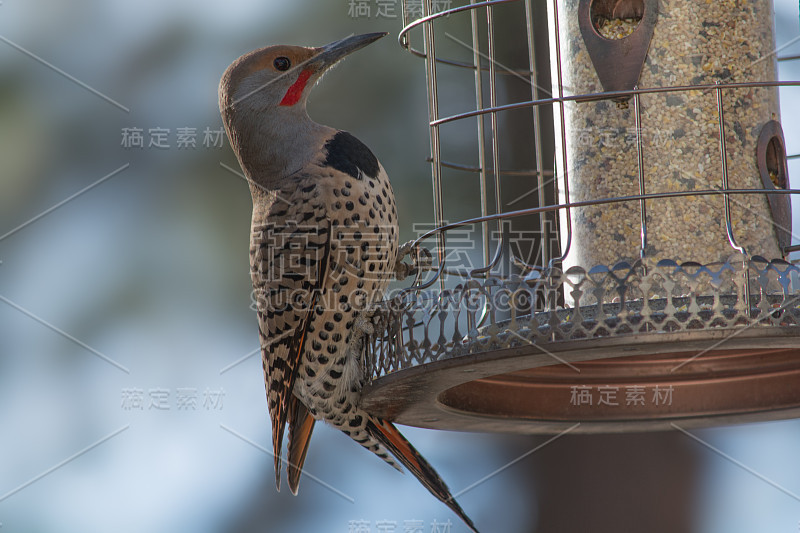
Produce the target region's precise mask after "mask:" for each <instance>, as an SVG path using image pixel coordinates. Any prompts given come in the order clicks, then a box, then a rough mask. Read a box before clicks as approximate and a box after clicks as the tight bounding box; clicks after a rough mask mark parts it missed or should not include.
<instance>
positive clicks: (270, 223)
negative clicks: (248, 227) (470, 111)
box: [219, 33, 475, 531]
mask: <svg viewBox="0 0 800 533" xmlns="http://www.w3.org/2000/svg"><path fill="white" fill-rule="evenodd" d="M384 35H386V34H385V33H372V34H367V35H358V36H354V37H349V38H347V39H343V40H341V41H337V42H334V43H331V44H329V45H327V46H323V47H321V48H305V47H299V46H269V47H266V48H261V49H259V50H255V51H253V52H250V53H248V54H245V55H243V56H242V57H240V58H239V59H237V60H236V61H234V62H233V63H232V64H231V65H230V67H228V69H227V70H226V71H225V74H224V75H223V76H222V80H221V81H220V87H219V106H220V112H221V113H222V118H223V121H224V123H225V129H226V131H227V133H228V138H229V139H230V142H231V146H232V147H233V149H234V151H235V152H236V156H237V157H238V159H239V163H240V165H241V167H242V169H243V170H244V172H245V175H246V176H247V178H248V181H249V183H250V192H251V195H252V198H253V219H252V231H251V241H250V270H251V276H252V280H253V286H254V289H255V292H254V294H255V297H256V302H257V314H258V325H259V331H260V340H261V351H262V359H263V366H264V379H265V381H266V388H267V401H268V406H269V413H270V417H271V419H272V444H273V448H274V455H275V481H276V485H277V486H278V488H279V489H280V471H281V444H282V441H283V434H284V428H285V426H286V424H287V422H288V424H289V444H288V454H289V457H288V461H287V462H288V472H287V477H288V481H289V488H290V489H291V490H292V492H293V493H295V494H296V493H297V486H298V482H299V478H300V474H301V471H302V468H303V462H304V461H305V457H306V452H307V451H308V444H309V440H310V438H311V432H312V430H313V428H314V423H315V421H316V420H324V421H326V422H328V423H329V424H331V425H333V426H334V427H336V428H338V429H340V430H341V431H343V432H344V433H345V434H347V435H349V436H350V437H351V438H352V439H353V440H355V441H356V442H358V443H359V444H361V445H362V446H364V447H365V448H367V449H368V450H370V451H372V452H373V453H375V454H376V455H378V456H379V457H380V458H382V459H383V460H385V461H386V462H387V463H389V464H390V465H392V466H394V467H395V468H397V469H398V470H401V468H400V466H399V465H398V464H397V463H396V462H395V460H394V459H393V458H392V456H394V458H396V459H397V460H398V461H399V462H400V463H402V464H403V465H405V466H406V467H407V468H408V469H409V470H410V471H411V472H412V473H413V474H414V475H415V476H416V477H417V478H418V479H419V480H420V482H422V484H423V485H424V486H425V487H426V488H427V489H428V490H429V491H430V492H431V493H432V494H433V495H434V496H436V497H437V498H438V499H440V500H441V501H443V502H444V503H445V504H447V505H448V506H449V507H450V508H451V509H452V510H453V511H454V512H455V513H456V514H458V515H459V517H461V519H462V520H464V522H465V523H466V524H468V525H469V527H470V528H471V529H472V530H473V531H475V526H474V525H473V523H472V521H471V520H470V519H469V518H468V517H467V515H466V514H465V513H464V511H463V510H462V509H461V507H460V506H459V505H458V503H457V502H456V501H455V500H454V499H453V497H452V495H451V494H450V490H449V489H448V488H447V485H445V483H444V481H442V479H441V478H440V477H439V475H438V474H437V473H436V471H435V470H434V469H433V467H431V465H430V464H428V462H427V461H426V460H425V459H424V458H423V457H422V456H421V455H420V454H419V452H417V450H415V449H414V447H413V446H412V445H411V444H410V443H409V442H408V441H407V440H406V439H405V438H404V437H403V436H402V434H401V433H400V432H399V431H398V430H397V429H396V428H395V426H394V425H392V424H391V423H390V422H389V421H386V420H382V419H381V418H379V417H377V416H374V415H372V414H370V413H367V412H366V411H364V410H363V409H362V408H361V407H360V401H359V400H360V398H361V390H362V387H363V385H364V383H365V376H364V375H363V371H362V363H363V357H364V342H365V335H368V334H370V333H371V327H372V326H371V322H370V320H369V319H368V318H369V312H368V309H369V307H370V305H371V304H373V303H374V302H376V301H378V300H380V298H382V295H383V292H384V290H385V288H386V285H387V284H388V282H389V280H390V279H391V277H392V276H393V275H394V271H395V268H396V263H397V260H398V228H397V210H396V208H395V202H394V194H393V192H392V187H391V185H390V184H389V179H388V176H387V175H386V172H385V170H384V169H383V167H382V166H381V164H380V163H379V162H378V160H377V159H376V158H375V156H374V155H373V154H372V152H371V151H370V150H369V148H367V147H366V146H365V145H364V144H363V143H361V141H359V140H358V139H356V138H355V137H354V136H352V135H351V134H349V133H347V132H345V131H338V130H336V129H333V128H329V127H327V126H323V125H320V124H317V123H316V122H314V121H313V120H311V119H310V118H309V116H308V113H307V112H306V102H307V100H308V95H309V92H310V91H311V88H312V87H313V86H314V85H315V84H316V82H317V81H318V80H319V79H320V78H321V77H322V75H323V73H324V72H325V71H326V70H328V69H329V68H330V67H332V66H333V65H335V64H336V63H337V62H338V61H339V60H340V59H342V58H343V57H344V56H346V55H347V54H349V53H351V52H354V51H356V50H358V49H360V48H362V47H364V46H366V45H368V44H370V43H372V42H373V41H376V40H377V39H379V38H381V37H383V36H384ZM390 454H391V455H390Z"/></svg>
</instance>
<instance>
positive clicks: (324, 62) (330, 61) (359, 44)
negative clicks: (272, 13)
mask: <svg viewBox="0 0 800 533" xmlns="http://www.w3.org/2000/svg"><path fill="white" fill-rule="evenodd" d="M386 35H387V32H379V33H365V34H364V35H354V36H352V37H347V38H345V39H342V40H340V41H335V42H332V43H331V44H329V45H326V46H323V47H321V48H319V53H318V54H317V55H316V56H314V57H313V58H311V60H310V61H309V66H311V67H312V68H314V70H316V71H317V72H321V71H324V70H326V69H328V68H330V67H332V66H333V65H335V64H336V63H337V62H338V61H339V60H340V59H342V58H343V57H344V56H346V55H349V54H351V53H353V52H355V51H356V50H359V49H361V48H364V47H365V46H367V45H368V44H370V43H374V42H375V41H377V40H378V39H380V38H381V37H385V36H386Z"/></svg>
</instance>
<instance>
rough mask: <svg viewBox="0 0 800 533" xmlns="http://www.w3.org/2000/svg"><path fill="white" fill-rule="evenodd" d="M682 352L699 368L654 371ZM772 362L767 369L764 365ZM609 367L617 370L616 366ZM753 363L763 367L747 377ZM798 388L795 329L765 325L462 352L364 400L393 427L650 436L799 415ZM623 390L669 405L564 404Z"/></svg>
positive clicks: (394, 378) (375, 385) (372, 388)
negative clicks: (661, 393) (675, 427)
mask: <svg viewBox="0 0 800 533" xmlns="http://www.w3.org/2000/svg"><path fill="white" fill-rule="evenodd" d="M710 332H711V335H709V333H710ZM723 339H724V340H725V341H726V342H725V343H724V345H722V346H723V348H724V349H720V346H721V345H720V341H721V340H723ZM766 340H768V341H769V342H768V344H769V346H770V348H768V349H765V348H764V346H765V341H766ZM687 353H695V354H697V353H700V354H702V357H701V358H700V359H699V362H701V363H702V365H699V366H700V368H699V369H697V366H698V364H697V363H698V361H692V363H691V364H688V365H686V366H685V367H681V368H679V369H678V370H677V371H675V372H674V373H673V372H669V371H665V370H663V369H662V370H661V372H660V373H659V372H653V367H654V366H655V365H656V364H661V365H662V366H664V365H665V364H668V365H671V366H672V368H674V367H675V366H678V365H680V363H679V362H678V361H686V359H685V358H684V357H683V356H684V355H685V354H687ZM669 356H671V357H672V358H671V359H670V358H669ZM725 358H727V359H728V360H729V361H730V362H731V363H729V367H730V368H728V369H723V370H720V368H719V367H720V365H719V360H721V359H725ZM770 358H772V359H773V361H772V363H771V366H770V365H769V364H767V365H765V361H766V362H768V363H769V359H770ZM617 361H619V362H620V363H624V365H616V366H617V367H616V368H614V366H613V365H612V363H616V362H617ZM597 363H601V364H597ZM603 364H605V366H606V368H603ZM560 365H571V366H574V367H575V368H578V369H579V370H581V373H577V372H576V373H572V371H571V370H568V369H565V370H564V371H563V372H561V373H560V379H559V374H558V372H553V369H554V368H558V367H559V366H560ZM756 365H760V368H761V371H760V372H757V373H754V374H747V371H748V370H752V369H753V368H754V367H756ZM609 367H610V370H609ZM619 367H624V370H625V371H624V373H622V374H620V372H619ZM712 367H713V368H712ZM693 368H694V370H693ZM554 375H555V378H554ZM632 376H636V377H632ZM798 382H800V326H791V327H786V326H782V327H769V326H767V327H759V328H750V329H746V330H741V329H740V330H739V331H738V332H737V331H735V330H734V331H733V332H732V330H730V329H726V330H723V329H720V330H718V331H710V330H697V331H681V332H677V333H666V334H663V333H662V334H658V335H653V334H650V333H647V334H639V335H632V336H627V337H606V338H592V339H585V340H578V341H566V342H554V343H550V344H542V345H535V346H534V345H526V344H520V345H518V346H515V347H510V348H506V349H503V350H497V349H493V350H491V351H488V352H482V353H470V354H467V355H461V356H457V357H453V358H448V359H443V360H439V361H434V362H430V363H425V364H421V365H418V366H413V367H411V368H407V369H404V370H401V371H397V372H393V373H389V374H387V375H384V376H382V377H380V378H377V379H375V380H373V381H372V382H371V383H370V384H368V385H367V387H366V388H365V390H364V396H363V402H364V405H365V406H366V408H367V409H369V410H370V411H371V412H376V413H379V414H381V415H382V416H386V417H389V418H391V419H393V420H395V421H396V422H398V423H401V424H408V425H414V426H419V427H426V428H432V429H447V430H462V431H494V432H514V433H554V432H559V431H562V430H563V429H565V428H566V427H569V426H573V425H575V424H580V427H578V428H576V429H575V431H576V432H580V433H607V432H621V431H626V432H628V431H655V430H666V429H670V424H671V423H678V422H679V423H680V424H681V425H682V426H683V425H685V426H687V427H705V426H713V425H720V424H736V423H744V422H755V421H764V420H779V419H784V418H793V417H798V416H800V387H798V386H797V384H798ZM626 384H627V385H629V386H636V387H639V388H640V389H641V390H643V391H644V392H645V394H651V393H652V392H653V391H654V390H655V389H656V387H661V389H662V390H668V389H669V390H670V396H671V398H673V399H675V401H674V402H673V401H672V400H671V401H670V403H669V405H661V406H657V405H656V406H653V405H652V402H651V405H649V406H645V405H643V406H642V408H639V409H630V408H629V407H628V406H626V407H625V408H623V407H621V406H619V405H618V406H608V407H607V408H601V407H600V406H599V405H596V404H594V405H590V406H588V407H585V408H583V409H581V408H580V407H576V406H575V405H573V404H572V403H571V402H570V398H571V396H572V395H573V394H574V391H575V390H579V389H583V390H585V388H586V387H589V388H592V387H596V388H597V389H598V390H599V389H601V388H612V389H614V388H616V389H615V390H616V391H617V392H618V393H620V392H621V387H622V386H625V385H626ZM625 392H627V391H625ZM618 399H619V398H618ZM645 407H649V408H645Z"/></svg>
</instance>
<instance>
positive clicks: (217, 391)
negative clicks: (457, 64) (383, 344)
mask: <svg viewBox="0 0 800 533" xmlns="http://www.w3.org/2000/svg"><path fill="white" fill-rule="evenodd" d="M441 3H442V4H447V2H441ZM355 4H356V3H355V2H351V1H349V0H335V1H326V2H324V3H323V2H319V1H315V0H294V1H293V2H277V1H272V0H268V1H255V0H236V1H230V2H225V3H223V2H189V1H175V2H170V3H164V2H157V1H154V0H144V1H139V2H123V1H119V0H114V1H111V0H106V1H102V2H101V1H99V0H95V1H90V0H80V1H74V2H69V3H67V2H60V1H55V0H37V1H35V2H30V1H27V2H23V1H22V0H2V1H1V2H0V41H2V42H0V117H2V118H0V261H2V264H0V531H3V532H5V531H13V532H18V531H19V532H37V531H61V532H71V531H76V532H77V531H81V532H85V531H110V530H113V531H119V532H128V531H130V532H133V531H147V532H151V533H158V532H174V531H191V532H192V533H203V532H219V531H230V532H240V531H241V532H246V531H247V532H249V531H269V532H278V533H283V532H291V531H303V532H305V531H320V532H353V531H354V532H357V533H364V532H370V531H374V532H383V531H387V532H392V531H397V532H406V531H408V532H423V533H429V532H430V533H440V532H441V533H444V532H453V533H455V532H461V531H466V528H465V527H464V526H463V525H462V524H461V523H460V522H459V521H458V519H457V517H455V516H454V515H453V514H452V513H450V511H449V510H448V509H447V508H446V507H444V506H443V505H442V504H440V503H439V502H438V501H436V500H435V499H434V498H432V497H431V496H430V495H429V494H428V492H427V491H426V490H425V489H424V488H422V486H420V485H419V484H418V482H417V481H416V480H415V479H414V478H413V476H411V475H406V476H400V475H399V474H397V473H396V472H395V471H393V470H392V469H391V468H389V467H387V466H386V465H384V464H383V463H382V462H381V461H379V460H377V459H376V458H375V457H372V456H371V455H370V454H368V453H367V452H365V451H364V450H363V449H361V448H360V447H359V446H357V445H355V444H353V443H352V442H351V441H350V440H349V439H348V438H347V437H345V436H344V435H341V434H339V433H338V432H336V431H334V430H331V429H329V428H327V427H324V426H323V425H318V426H317V430H316V431H315V435H314V437H313V439H312V445H311V448H310V452H309V456H308V460H307V462H306V467H305V469H306V471H307V473H308V474H310V475H309V476H305V477H304V479H303V481H302V483H301V489H300V495H299V496H298V497H293V496H292V495H291V494H290V493H289V491H288V489H287V488H284V490H283V491H282V492H280V493H278V492H276V491H275V486H274V475H273V467H272V457H271V456H270V455H269V453H268V451H267V450H268V449H269V448H271V445H270V442H271V441H270V424H269V417H268V414H267V409H266V399H265V394H264V383H263V379H262V371H261V363H260V357H259V356H258V354H257V348H258V336H257V330H256V320H255V314H254V312H253V311H252V309H251V307H250V306H251V301H250V291H251V287H250V278H249V274H248V240H249V219H250V196H249V191H248V188H247V185H246V183H245V181H244V180H243V179H242V178H241V177H240V176H238V175H237V172H238V171H239V168H238V164H237V162H236V159H235V157H234V156H233V153H232V152H231V150H230V146H229V144H228V142H227V139H226V138H225V137H224V134H221V133H220V131H221V128H222V123H221V120H220V118H219V111H218V108H217V85H218V82H219V78H220V76H221V74H222V72H223V71H224V70H225V68H226V67H227V66H228V64H230V62H232V61H233V60H234V59H235V58H236V57H238V56H239V55H241V54H243V53H245V52H247V51H249V50H252V49H254V48H258V47H261V46H265V45H267V44H276V43H286V44H305V45H315V46H316V45H322V44H326V43H328V42H331V41H334V40H337V39H339V38H342V37H344V36H347V35H349V34H351V33H365V32H372V31H389V32H391V33H392V35H391V36H390V37H388V38H386V39H383V40H382V41H379V42H378V43H376V44H374V45H372V46H370V47H369V48H367V49H365V50H363V51H361V52H359V53H358V54H356V55H354V56H353V57H351V58H349V59H348V60H347V61H346V62H345V63H344V64H343V65H342V66H340V67H339V68H337V69H336V70H334V71H333V72H332V73H330V74H328V75H327V76H326V77H325V79H324V81H323V82H322V84H321V85H320V86H319V87H318V88H317V89H316V90H315V92H314V94H313V96H312V100H311V103H310V114H311V116H312V117H313V118H314V119H315V120H317V121H318V122H322V123H324V124H329V125H333V126H335V127H337V128H341V129H345V130H349V131H351V132H353V133H354V134H355V135H356V136H358V137H359V138H361V139H362V140H364V141H365V142H366V143H367V144H368V145H369V146H370V147H371V148H372V149H373V151H374V152H375V154H376V155H377V156H378V157H379V158H380V160H381V161H382V163H383V165H384V166H385V167H386V168H387V170H388V172H389V174H390V176H391V177H392V182H393V184H394V188H395V193H396V196H397V203H398V206H399V209H400V220H401V239H403V240H407V239H410V238H412V237H413V236H414V235H415V233H414V226H413V225H414V224H423V225H424V224H430V223H431V222H432V220H433V214H432V201H431V193H430V191H431V189H430V169H429V164H428V163H426V158H427V157H428V156H429V152H430V150H429V140H428V127H427V107H426V106H427V104H426V92H425V77H424V65H423V63H422V62H421V61H420V60H418V59H416V58H413V57H412V56H411V55H410V54H408V53H406V52H404V51H402V50H401V48H400V47H399V46H398V45H397V42H396V40H395V38H396V36H397V34H398V32H399V31H400V29H401V26H402V24H401V20H400V1H399V0H397V1H396V2H391V1H389V2H386V1H383V2H358V4H368V5H370V6H371V9H370V11H369V13H366V12H365V11H364V10H363V8H361V10H356V9H354V8H355ZM455 4H457V3H454V4H453V5H455ZM380 6H383V9H382V10H380V9H379V8H380ZM392 7H394V9H392ZM775 10H776V23H777V43H778V45H779V46H780V45H783V44H785V43H787V42H789V41H791V40H793V39H794V40H797V36H798V35H800V30H798V5H797V2H795V1H794V0H776V1H775ZM542 16H545V15H542ZM468 37H469V36H464V39H465V40H467V39H468ZM797 53H800V43H796V44H794V45H790V46H788V47H785V48H783V49H781V55H792V54H797ZM792 63H794V65H793V64H792ZM792 63H789V62H787V63H782V64H781V67H780V75H781V79H800V68H798V67H800V65H797V62H792ZM468 96H469V95H467V97H468ZM782 104H783V119H784V128H785V131H786V137H787V142H788V152H789V153H792V154H795V153H798V152H800V131H798V125H797V124H794V123H793V121H792V120H791V118H790V117H792V116H797V115H798V113H800V111H799V110H797V107H796V105H797V104H796V103H794V99H792V98H791V97H790V96H787V95H782ZM454 105H455V104H454ZM471 105H472V103H471V102H470V103H468V104H467V105H465V106H464V107H470V106H471ZM792 106H794V107H792ZM795 122H796V121H795ZM789 173H790V175H791V176H793V177H794V178H795V179H800V178H797V177H798V176H800V165H798V164H797V161H796V160H795V161H793V162H792V166H790V172H789ZM473 193H474V191H471V190H470V189H469V188H465V189H464V190H463V192H459V191H457V190H454V191H453V193H452V194H463V195H464V197H465V199H467V198H468V197H469V196H470V195H471V194H473ZM448 201H449V202H450V204H449V205H460V203H459V202H458V201H452V200H448ZM464 205H465V206H467V205H468V203H466V202H465V203H464ZM798 212H800V209H798V208H797V206H796V208H795V213H798ZM474 214H475V213H474V212H473V211H470V210H469V209H467V208H466V207H465V209H464V212H463V213H459V212H453V213H448V217H449V218H450V219H451V220H455V219H457V218H461V217H466V216H471V215H474ZM795 227H798V225H797V222H795ZM403 431H404V433H405V434H406V436H407V437H408V438H409V440H411V441H412V442H413V443H414V444H415V445H416V446H417V447H418V449H419V450H420V451H421V452H422V453H423V455H425V456H426V457H427V458H428V460H429V461H430V462H431V463H432V464H433V465H434V466H435V467H436V468H437V469H438V470H439V472H440V473H441V475H442V477H443V478H444V479H445V480H447V482H448V484H449V485H450V487H451V488H452V489H453V492H454V493H460V492H463V494H461V495H460V496H459V500H460V502H461V504H462V506H463V507H464V508H465V509H466V510H467V512H468V513H469V514H470V515H471V516H472V517H473V519H474V520H475V522H476V523H477V524H478V525H479V526H481V529H482V531H485V532H533V531H591V532H593V533H598V532H605V531H648V532H651V533H652V532H659V531H665V532H667V531H671V532H675V531H697V532H716V531H725V532H728V533H731V532H750V531H788V532H792V531H797V530H798V528H799V527H800V496H798V494H800V481H798V480H800V462H798V458H797V449H798V442H800V422H797V421H786V422H774V423H764V424H756V425H749V426H741V427H734V428H718V429H711V430H704V431H698V432H696V434H697V435H698V436H700V437H701V438H702V439H703V440H704V441H705V442H707V443H709V444H711V445H713V446H714V447H716V448H717V449H718V450H719V451H721V452H724V453H725V454H727V455H728V456H729V458H725V457H723V456H721V455H720V454H716V453H714V452H712V451H711V450H710V449H709V448H708V447H705V446H702V445H700V444H699V443H698V442H695V441H693V440H692V439H689V438H688V437H687V436H685V435H681V434H678V433H675V434H673V433H663V434H662V433H659V434H652V435H617V436H601V437H578V436H575V437H573V436H565V437H562V438H559V439H556V440H553V441H550V439H549V438H547V437H526V436H503V435H483V434H454V433H445V432H435V431H428V430H421V429H416V428H403ZM548 441H549V442H548ZM730 459H734V460H735V461H738V463H739V464H736V463H735V462H734V461H732V460H730ZM512 461H516V462H514V463H513V464H512V465H511V466H510V467H508V468H504V467H505V466H506V465H508V464H509V463H511V462H512ZM311 476H313V477H311ZM484 478H486V479H485V480H484V481H482V482H480V483H477V482H478V481H480V480H483V479H484ZM542 480H546V483H545V482H543V481H542ZM465 489H468V490H465Z"/></svg>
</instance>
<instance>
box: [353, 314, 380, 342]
mask: <svg viewBox="0 0 800 533" xmlns="http://www.w3.org/2000/svg"><path fill="white" fill-rule="evenodd" d="M374 316H375V310H374V309H368V310H364V311H361V312H360V313H359V314H358V316H357V317H356V321H355V323H354V324H353V327H354V328H355V329H356V331H358V332H359V333H360V336H362V337H371V336H372V335H374V334H375V326H374V325H373V323H372V317H374Z"/></svg>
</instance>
